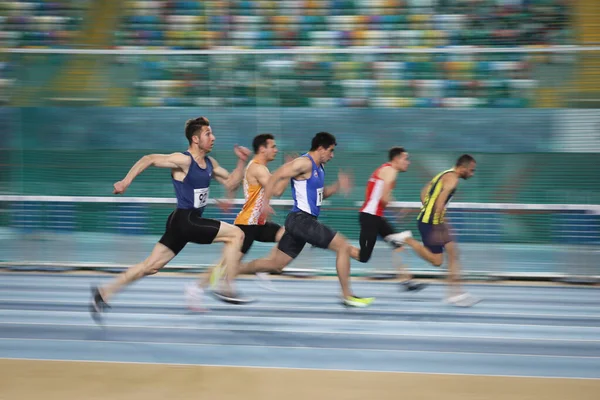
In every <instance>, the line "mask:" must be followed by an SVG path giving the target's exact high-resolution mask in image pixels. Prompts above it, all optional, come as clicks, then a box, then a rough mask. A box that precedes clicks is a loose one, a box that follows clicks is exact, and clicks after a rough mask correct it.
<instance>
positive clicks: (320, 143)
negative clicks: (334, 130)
mask: <svg viewBox="0 0 600 400" xmlns="http://www.w3.org/2000/svg"><path fill="white" fill-rule="evenodd" d="M336 145H337V143H336V141H335V136H333V135H332V134H331V133H329V132H319V133H317V134H316V135H315V137H314V138H313V139H312V143H311V145H310V151H315V150H317V149H318V148H319V147H323V148H324V149H328V148H329V147H330V146H336Z"/></svg>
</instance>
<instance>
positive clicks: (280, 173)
mask: <svg viewBox="0 0 600 400" xmlns="http://www.w3.org/2000/svg"><path fill="white" fill-rule="evenodd" d="M310 171H312V163H311V161H310V160H309V159H308V158H307V157H298V158H296V159H295V160H294V161H290V162H289V163H286V164H283V165H282V166H281V167H279V168H278V169H277V170H275V172H274V173H273V175H271V177H270V178H269V180H268V182H267V184H266V185H265V194H264V197H263V214H271V213H273V209H272V208H271V206H270V205H269V201H270V200H271V197H272V196H273V195H274V194H276V192H280V193H283V191H284V190H285V188H286V186H287V182H285V181H287V180H289V179H290V178H294V177H298V176H299V175H302V174H305V173H307V172H310ZM281 181H284V182H283V183H285V185H283V184H282V182H281Z"/></svg>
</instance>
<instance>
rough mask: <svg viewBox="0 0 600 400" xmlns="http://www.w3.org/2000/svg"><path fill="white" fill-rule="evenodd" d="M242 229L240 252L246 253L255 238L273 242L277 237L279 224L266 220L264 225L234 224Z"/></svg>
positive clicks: (260, 240)
mask: <svg viewBox="0 0 600 400" xmlns="http://www.w3.org/2000/svg"><path fill="white" fill-rule="evenodd" d="M236 226H237V227H238V228H240V229H241V230H242V231H244V235H245V236H244V244H243V245H242V253H244V254H246V253H247V252H248V250H250V247H252V243H254V241H255V240H258V241H259V242H266V243H274V242H276V239H277V232H279V230H280V229H281V226H280V225H278V224H276V223H273V222H267V223H265V224H264V225H236Z"/></svg>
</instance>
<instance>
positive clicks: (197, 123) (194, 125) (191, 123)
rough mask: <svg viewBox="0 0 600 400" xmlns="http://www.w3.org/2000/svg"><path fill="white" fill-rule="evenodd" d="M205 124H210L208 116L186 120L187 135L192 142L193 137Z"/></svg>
mask: <svg viewBox="0 0 600 400" xmlns="http://www.w3.org/2000/svg"><path fill="white" fill-rule="evenodd" d="M203 126H210V122H208V118H206V117H198V118H193V119H188V120H187V121H185V137H186V138H187V140H188V142H189V143H190V144H191V143H192V137H193V136H194V135H195V134H196V132H198V131H199V130H201V129H202V127H203Z"/></svg>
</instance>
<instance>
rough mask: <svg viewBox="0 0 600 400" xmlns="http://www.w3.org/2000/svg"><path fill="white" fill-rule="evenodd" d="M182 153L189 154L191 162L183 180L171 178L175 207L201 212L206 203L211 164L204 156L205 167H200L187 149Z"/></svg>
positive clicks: (211, 169) (211, 171)
mask: <svg viewBox="0 0 600 400" xmlns="http://www.w3.org/2000/svg"><path fill="white" fill-rule="evenodd" d="M183 154H186V155H188V156H190V158H191V159H192V162H191V164H190V169H189V170H188V173H187V175H186V176H185V179H184V180H183V182H182V181H178V180H175V179H173V178H171V180H172V181H173V186H174V187H175V196H176V197H177V208H183V209H186V210H189V209H191V208H196V209H198V210H199V211H200V214H202V212H203V211H204V207H205V206H206V205H207V204H208V191H209V186H210V180H211V178H212V174H213V165H212V162H211V161H210V158H209V157H208V156H206V157H205V158H204V160H205V161H206V168H205V169H202V168H200V166H199V165H198V163H197V162H196V160H194V157H193V156H192V155H191V154H190V153H189V152H188V151H186V152H184V153H183Z"/></svg>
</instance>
